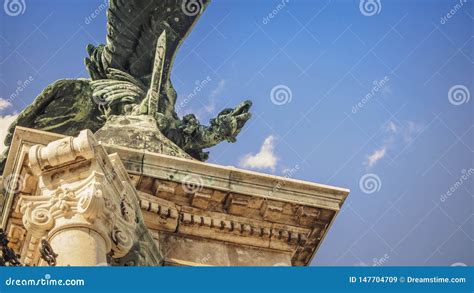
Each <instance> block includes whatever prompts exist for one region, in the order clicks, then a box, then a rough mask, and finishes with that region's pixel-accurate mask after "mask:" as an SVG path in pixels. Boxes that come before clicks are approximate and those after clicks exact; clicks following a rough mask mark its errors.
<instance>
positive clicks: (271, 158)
mask: <svg viewBox="0 0 474 293" xmlns="http://www.w3.org/2000/svg"><path fill="white" fill-rule="evenodd" d="M274 149H275V138H274V137H273V135H270V136H269V137H267V138H266V139H265V141H264V142H263V144H262V146H261V147H260V151H259V152H258V153H257V154H255V155H252V154H247V155H245V156H244V157H243V158H242V160H240V163H239V165H240V166H241V167H243V168H251V169H270V170H272V172H275V168H276V165H277V161H278V158H277V157H276V156H275V153H274Z"/></svg>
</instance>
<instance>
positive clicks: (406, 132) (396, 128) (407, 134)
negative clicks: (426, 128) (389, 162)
mask: <svg viewBox="0 0 474 293" xmlns="http://www.w3.org/2000/svg"><path fill="white" fill-rule="evenodd" d="M383 130H384V131H385V132H386V133H387V137H386V138H385V140H384V141H383V145H382V146H381V147H380V148H378V149H376V150H375V151H373V152H372V153H371V154H369V155H368V156H367V159H366V161H365V163H364V164H365V165H367V166H368V167H369V168H370V167H373V166H375V165H376V164H377V163H378V162H379V161H380V160H381V159H383V158H384V157H385V155H386V154H387V152H388V150H389V149H394V148H396V147H397V146H400V144H405V145H407V144H411V143H412V142H413V140H414V139H415V138H416V137H417V136H418V135H419V134H420V133H421V132H422V131H423V127H422V125H420V124H418V123H415V122H413V121H406V122H399V124H396V123H394V122H393V121H390V122H389V123H388V124H387V125H386V126H385V128H383Z"/></svg>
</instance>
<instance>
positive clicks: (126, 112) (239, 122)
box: [0, 0, 251, 169]
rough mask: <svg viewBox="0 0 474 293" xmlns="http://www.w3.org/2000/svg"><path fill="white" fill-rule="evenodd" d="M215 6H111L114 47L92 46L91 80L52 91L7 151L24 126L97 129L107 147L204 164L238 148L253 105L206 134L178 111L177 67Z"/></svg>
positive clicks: (25, 115) (187, 0) (21, 119)
mask: <svg viewBox="0 0 474 293" xmlns="http://www.w3.org/2000/svg"><path fill="white" fill-rule="evenodd" d="M208 2H209V1H207V0H199V1H196V0H194V1H193V0H184V1H176V0H172V1H170V0H168V1H161V0H160V1H152V0H149V1H143V0H127V1H122V0H109V7H108V11H107V19H108V23H107V41H106V44H105V45H99V46H97V47H95V46H93V45H88V46H87V52H88V55H89V57H88V58H86V59H85V65H86V67H87V70H88V72H89V74H90V79H71V80H67V79H64V80H59V81H56V82H54V83H53V84H51V85H49V86H48V87H47V88H45V89H44V90H43V92H42V93H41V94H40V95H39V96H38V97H37V98H36V99H35V100H34V102H33V103H32V104H31V105H30V106H29V107H27V108H26V109H25V110H23V111H22V112H21V113H20V115H19V116H18V118H17V120H16V121H15V122H14V123H12V125H11V126H10V129H9V134H8V135H7V138H6V140H5V145H7V146H8V145H9V144H10V142H11V139H12V135H13V131H14V129H15V127H16V126H24V127H30V128H35V129H40V130H46V131H51V132H56V133H61V134H65V135H77V134H78V133H79V131H80V130H82V129H90V130H92V131H93V132H95V133H96V136H97V137H98V139H99V140H101V141H103V142H105V143H113V144H118V145H122V146H127V147H133V148H143V149H146V150H149V151H153V152H159V153H164V154H168V155H173V156H178V157H184V158H195V159H198V160H201V161H205V160H206V159H207V158H208V153H207V152H204V151H203V150H204V149H206V148H209V147H212V146H214V145H216V144H218V143H220V142H222V141H229V142H235V140H236V136H237V135H238V134H239V132H240V130H241V129H242V127H243V126H244V124H245V123H246V122H247V121H248V120H249V119H250V117H251V115H250V113H249V112H248V111H249V108H250V106H251V102H250V101H245V102H243V103H242V104H240V105H239V106H237V107H236V108H234V109H231V108H229V109H225V110H223V111H221V112H220V113H219V114H218V116H217V117H216V118H214V119H211V121H210V124H209V125H206V126H205V125H201V124H200V122H199V121H198V119H197V118H196V116H195V115H193V114H189V115H186V116H184V117H183V118H182V119H180V118H179V117H178V115H177V114H176V111H175V104H176V99H177V94H176V91H175V90H174V88H173V85H172V83H171V79H170V73H171V69H172V65H173V61H174V58H175V56H176V52H177V50H178V48H179V46H180V45H181V43H182V42H183V41H184V39H185V38H186V36H187V35H188V34H189V32H190V31H191V30H192V28H193V26H194V24H195V23H196V22H197V20H198V19H199V17H200V16H201V14H202V13H203V11H204V10H205V8H206V6H207V5H208ZM5 154H6V153H5ZM5 154H4V155H5ZM1 161H2V162H1V164H2V166H0V167H1V168H2V169H3V164H4V158H3V159H2V160H1Z"/></svg>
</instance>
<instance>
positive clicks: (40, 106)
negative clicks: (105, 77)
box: [5, 79, 103, 146]
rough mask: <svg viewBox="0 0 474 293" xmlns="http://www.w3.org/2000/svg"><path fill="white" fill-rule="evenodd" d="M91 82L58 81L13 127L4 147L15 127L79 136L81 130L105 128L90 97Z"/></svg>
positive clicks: (19, 117) (29, 107)
mask: <svg viewBox="0 0 474 293" xmlns="http://www.w3.org/2000/svg"><path fill="white" fill-rule="evenodd" d="M91 96H92V89H91V87H90V81H89V80H68V79H63V80H58V81H56V82H55V83H53V84H51V85H49V86H48V87H46V88H45V89H44V90H43V92H42V93H41V94H40V95H39V96H38V97H37V98H36V99H35V100H34V102H33V103H32V104H31V105H29V106H28V107H27V108H25V109H24V110H23V111H22V112H21V113H20V114H19V115H18V117H17V119H16V120H15V121H14V122H13V123H12V124H11V125H10V128H9V130H8V134H7V137H6V138H5V145H6V146H9V145H10V142H11V139H12V136H13V132H14V130H15V127H16V126H24V127H29V128H35V129H39V130H45V131H51V132H55V133H61V134H65V135H77V134H78V133H79V132H80V131H81V130H82V129H90V130H92V131H94V132H95V131H97V130H98V129H99V128H100V127H102V125H103V122H102V121H101V120H100V116H101V113H100V111H99V109H98V106H97V104H96V103H95V102H94V100H93V99H92V98H91Z"/></svg>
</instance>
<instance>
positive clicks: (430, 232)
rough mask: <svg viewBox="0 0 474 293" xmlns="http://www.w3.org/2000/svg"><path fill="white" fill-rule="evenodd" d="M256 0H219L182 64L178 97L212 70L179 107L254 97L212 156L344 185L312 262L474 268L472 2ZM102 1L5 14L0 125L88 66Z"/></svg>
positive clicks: (183, 52) (49, 4) (212, 109)
mask: <svg viewBox="0 0 474 293" xmlns="http://www.w3.org/2000/svg"><path fill="white" fill-rule="evenodd" d="M255 2H256V1H222V0H221V1H213V3H211V5H209V7H208V9H207V10H206V12H205V13H204V14H203V16H202V17H201V19H200V21H199V22H198V24H197V25H196V27H195V29H194V31H193V32H192V33H191V34H190V36H189V37H188V39H187V40H186V42H185V43H184V44H183V46H182V47H181V49H180V51H179V54H178V57H177V59H176V62H175V67H174V69H173V74H172V80H173V83H174V86H175V88H176V90H177V92H178V96H179V100H178V103H179V102H180V101H182V100H184V99H185V98H186V97H188V96H189V95H191V94H192V93H193V92H194V91H195V88H196V84H197V82H199V81H203V80H206V79H208V80H210V81H209V82H208V83H207V85H206V86H205V87H203V88H202V90H201V91H199V93H198V94H197V95H195V96H194V95H193V96H192V98H190V99H188V100H189V101H188V102H187V103H186V104H185V105H184V107H182V108H180V111H179V113H180V114H184V113H196V114H197V115H198V116H199V118H200V120H201V122H203V123H204V122H206V121H207V120H208V119H210V118H212V117H214V116H215V115H216V114H217V113H218V112H219V111H220V110H221V109H223V108H225V107H229V106H234V105H237V104H238V103H239V102H241V101H243V100H245V99H250V100H252V101H253V102H254V105H253V107H252V113H253V114H254V115H253V118H252V119H251V121H249V122H248V124H247V125H246V127H245V130H244V131H242V133H241V134H240V135H239V138H238V141H237V143H235V144H228V143H222V144H220V145H219V146H217V147H214V148H212V149H211V150H210V151H211V154H210V160H209V161H210V162H212V163H217V164H222V165H233V166H238V167H245V168H249V169H254V170H257V171H261V172H267V173H271V174H276V175H285V172H290V173H291V176H292V177H295V178H297V179H302V180H307V181H312V182H318V183H323V184H331V185H336V186H341V187H346V188H350V189H351V194H350V195H349V198H348V200H347V201H346V203H345V205H344V206H343V208H342V211H341V213H340V214H339V216H338V218H337V220H336V222H335V223H334V225H333V226H332V229H331V231H330V233H329V234H328V236H327V237H326V239H325V240H324V243H323V245H322V246H321V247H320V250H319V252H318V254H317V256H316V258H315V260H314V262H313V264H314V265H451V264H455V263H464V264H469V265H474V250H473V247H474V245H473V244H474V243H473V239H474V217H473V207H474V204H473V196H474V184H473V182H474V181H473V177H474V176H472V174H473V172H474V170H472V169H473V168H474V164H473V163H474V157H473V150H474V137H473V133H474V129H473V118H472V117H474V116H473V103H474V101H469V100H470V97H471V95H472V93H473V92H474V86H473V84H474V82H473V81H474V72H473V62H474V39H473V20H474V9H473V1H470V0H469V1H467V2H464V0H461V1H458V0H456V1H451V0H445V1H434V0H433V1H427V0H426V1H401V0H399V1H396V0H391V1H389V0H380V1H376V0H375V1H372V2H373V3H375V4H374V5H375V6H373V5H372V6H371V5H360V1H335V0H333V1H330V0H326V1H309V0H299V1H298V0H289V1H285V0H283V2H282V1H258V3H255ZM362 2H367V1H362ZM369 2H370V1H369ZM102 3H103V1H101V0H100V1H92V0H89V1H84V0H80V1H79V0H69V1H61V0H42V1H31V0H30V1H28V0H26V2H25V4H26V5H25V7H26V9H25V10H24V11H22V12H23V14H20V15H18V16H9V15H7V14H6V13H4V12H5V11H1V13H0V14H1V18H0V22H1V29H0V50H1V51H0V62H1V63H0V64H1V65H0V68H1V70H0V96H1V97H2V99H3V102H2V100H0V109H1V110H0V111H1V112H0V116H1V117H0V118H1V119H2V129H4V128H5V127H6V124H7V122H8V121H9V120H11V118H12V117H13V116H11V115H15V114H17V113H18V112H20V111H21V110H22V109H23V108H24V107H25V106H26V105H28V104H29V103H31V101H32V100H33V99H34V97H35V96H36V95H38V94H39V93H40V92H41V90H42V89H43V88H44V87H46V86H47V85H48V84H50V83H52V82H53V81H55V80H57V79H61V78H78V77H88V76H87V73H86V71H85V67H84V65H83V59H84V57H85V56H86V50H85V47H86V45H87V44H88V43H93V44H95V45H97V44H99V43H103V42H104V41H105V34H106V28H105V23H106V19H105V11H104V10H103V9H101V4H102ZM362 4H364V3H362ZM369 4H370V3H369ZM372 8H374V10H372ZM92 15H94V18H92V17H91V16H92ZM26 81H29V82H26ZM25 84H26V86H25ZM18 87H21V91H19V90H18ZM12 97H13V98H12ZM2 131H3V130H2ZM0 134H2V135H4V132H2V133H0ZM288 170H290V171H288ZM371 183H373V184H371Z"/></svg>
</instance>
